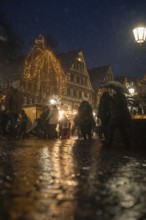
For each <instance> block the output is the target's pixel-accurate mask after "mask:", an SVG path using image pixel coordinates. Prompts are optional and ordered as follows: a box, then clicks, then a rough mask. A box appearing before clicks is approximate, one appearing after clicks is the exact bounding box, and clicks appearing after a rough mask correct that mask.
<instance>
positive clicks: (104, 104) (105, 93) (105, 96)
mask: <svg viewBox="0 0 146 220" xmlns="http://www.w3.org/2000/svg"><path fill="white" fill-rule="evenodd" d="M100 91H101V93H102V95H101V98H100V102H99V107H98V112H97V118H98V119H100V120H101V125H100V126H101V130H100V137H102V134H101V133H103V135H104V142H105V143H106V141H107V125H108V122H109V116H110V99H111V96H110V94H109V90H108V88H106V87H105V86H104V85H102V86H101V87H100Z"/></svg>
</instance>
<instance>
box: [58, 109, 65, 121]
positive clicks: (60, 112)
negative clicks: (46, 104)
mask: <svg viewBox="0 0 146 220" xmlns="http://www.w3.org/2000/svg"><path fill="white" fill-rule="evenodd" d="M64 113H65V112H64V111H63V110H59V120H61V119H63V117H64Z"/></svg>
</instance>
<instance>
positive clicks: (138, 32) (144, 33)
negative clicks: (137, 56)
mask: <svg viewBox="0 0 146 220" xmlns="http://www.w3.org/2000/svg"><path fill="white" fill-rule="evenodd" d="M133 34H134V38H135V41H136V42H137V43H139V44H141V43H143V42H144V41H145V40H146V27H142V26H141V27H137V28H135V29H133Z"/></svg>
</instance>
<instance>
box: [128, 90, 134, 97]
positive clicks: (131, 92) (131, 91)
mask: <svg viewBox="0 0 146 220" xmlns="http://www.w3.org/2000/svg"><path fill="white" fill-rule="evenodd" d="M128 90H129V93H130V95H132V96H133V95H134V94H135V89H134V88H129V89H128Z"/></svg>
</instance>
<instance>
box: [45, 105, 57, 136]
mask: <svg viewBox="0 0 146 220" xmlns="http://www.w3.org/2000/svg"><path fill="white" fill-rule="evenodd" d="M47 120H48V125H49V138H50V139H54V138H57V131H56V128H57V124H58V121H59V111H58V109H57V106H56V105H53V106H52V108H51V109H50V112H49V115H48V117H47Z"/></svg>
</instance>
